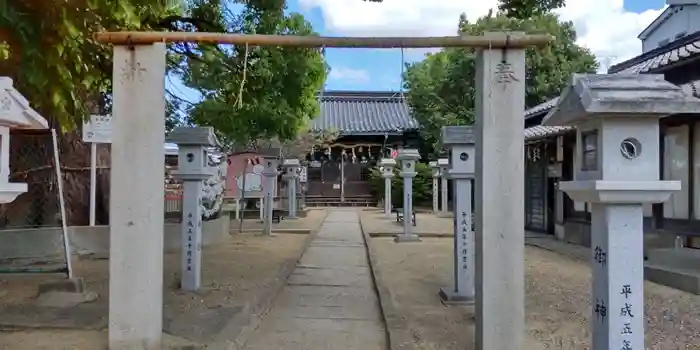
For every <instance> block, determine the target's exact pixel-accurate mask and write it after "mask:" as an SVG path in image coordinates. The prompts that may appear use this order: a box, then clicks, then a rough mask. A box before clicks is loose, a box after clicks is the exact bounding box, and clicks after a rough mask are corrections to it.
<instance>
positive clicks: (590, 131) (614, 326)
mask: <svg viewBox="0 0 700 350" xmlns="http://www.w3.org/2000/svg"><path fill="white" fill-rule="evenodd" d="M699 110H700V100H698V99H695V98H692V97H689V96H688V95H686V94H684V93H683V91H682V90H681V89H680V88H679V87H678V86H676V85H673V84H671V83H669V82H667V81H666V80H664V76H663V75H652V74H638V75H637V74H635V75H624V74H612V75H596V74H574V76H573V79H572V83H571V85H570V86H568V87H567V88H566V89H565V90H564V91H563V92H562V95H561V97H560V98H559V102H558V105H557V106H555V107H554V109H552V111H551V112H550V113H549V114H548V115H547V116H546V117H545V119H544V121H543V125H570V126H576V128H577V131H576V148H575V152H576V153H575V162H574V166H575V169H574V176H575V179H574V181H567V182H561V183H560V184H559V188H560V189H561V190H562V191H564V192H566V193H567V194H568V195H569V197H571V199H573V200H575V201H582V202H588V203H590V208H591V235H592V237H591V247H592V248H591V260H592V261H591V267H592V273H593V288H592V291H593V296H592V300H591V302H592V312H593V314H592V318H591V327H592V333H593V342H592V348H593V349H596V350H598V349H600V350H605V349H611V350H612V349H643V348H644V290H643V289H644V255H643V246H644V228H643V224H642V220H643V209H642V206H643V204H645V203H660V202H663V201H666V200H667V199H668V198H669V197H670V195H671V194H672V192H674V191H678V190H680V189H681V183H680V182H679V181H659V167H660V164H659V159H660V158H659V118H661V117H664V116H667V115H670V114H677V113H697V111H699Z"/></svg>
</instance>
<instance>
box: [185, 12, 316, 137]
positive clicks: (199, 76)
mask: <svg viewBox="0 0 700 350" xmlns="http://www.w3.org/2000/svg"><path fill="white" fill-rule="evenodd" d="M215 2H216V1H212V0H210V1H209V4H210V5H215V6H217V7H220V8H221V9H222V10H219V11H209V12H208V13H207V15H213V16H214V17H213V18H209V22H211V23H215V24H216V25H217V26H220V27H222V28H223V29H224V30H225V31H227V32H236V33H256V34H290V35H315V33H314V32H313V30H312V27H311V24H310V23H309V22H307V21H306V20H305V19H304V17H303V16H302V15H301V14H298V13H289V14H286V13H285V11H284V10H285V5H284V3H285V2H284V1H280V0H277V1H264V0H257V1H246V2H245V5H244V7H243V10H242V11H241V12H240V13H232V12H230V11H228V10H227V8H228V7H229V6H226V5H225V4H221V3H220V4H214V3H215ZM193 14H194V13H193ZM195 15H196V14H195ZM200 18H201V16H200ZM175 51H176V52H177V53H178V55H177V56H176V58H177V63H176V65H175V67H176V69H175V70H174V72H175V73H176V74H179V75H180V76H181V77H182V79H183V81H184V83H185V85H186V86H188V87H190V88H192V89H195V90H197V91H199V92H200V93H201V94H202V96H203V99H202V101H201V102H198V103H196V104H194V105H191V106H189V108H188V115H189V120H190V121H191V122H193V123H195V124H198V125H210V126H213V127H214V128H216V129H217V130H218V131H219V132H220V134H221V136H222V137H223V138H224V139H226V140H228V141H230V142H234V143H237V144H240V143H248V142H250V141H251V140H255V139H258V138H262V139H271V138H279V139H280V140H288V139H292V138H295V137H296V136H297V133H298V132H299V131H300V130H301V128H302V127H303V126H304V125H305V124H306V123H307V122H308V120H310V119H311V118H313V117H315V116H316V114H317V113H318V100H317V98H316V94H317V92H318V91H319V89H321V87H322V86H323V82H324V81H325V78H326V72H327V69H326V65H325V61H324V58H323V56H322V52H321V51H320V50H317V49H308V48H287V47H258V46H250V47H246V46H245V45H239V46H235V47H231V46H225V45H198V46H197V45H190V44H187V45H180V46H179V47H178V48H176V49H175Z"/></svg>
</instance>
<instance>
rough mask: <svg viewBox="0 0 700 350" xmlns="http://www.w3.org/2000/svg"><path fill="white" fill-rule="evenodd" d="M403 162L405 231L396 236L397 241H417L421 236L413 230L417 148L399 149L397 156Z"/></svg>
mask: <svg viewBox="0 0 700 350" xmlns="http://www.w3.org/2000/svg"><path fill="white" fill-rule="evenodd" d="M396 159H398V160H399V161H400V162H401V173H399V175H401V177H403V233H401V234H398V235H396V237H394V241H395V242H416V241H420V237H418V235H416V234H414V233H413V232H412V231H413V220H412V218H413V178H414V177H415V176H416V174H417V173H416V161H417V160H418V159H420V154H419V153H418V150H416V149H402V150H399V153H398V155H397V156H396Z"/></svg>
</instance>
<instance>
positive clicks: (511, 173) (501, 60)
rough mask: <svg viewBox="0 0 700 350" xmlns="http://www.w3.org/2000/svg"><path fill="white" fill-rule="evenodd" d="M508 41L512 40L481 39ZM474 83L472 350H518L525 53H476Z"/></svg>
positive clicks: (521, 312) (521, 330)
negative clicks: (475, 349) (474, 177)
mask: <svg viewBox="0 0 700 350" xmlns="http://www.w3.org/2000/svg"><path fill="white" fill-rule="evenodd" d="M507 35H511V36H514V35H518V34H516V33H485V36H488V37H494V38H496V37H501V38H504V37H506V36H507ZM475 81H476V118H475V136H476V138H475V141H476V164H475V166H476V186H475V187H476V188H475V194H476V198H475V199H476V200H475V204H476V208H475V209H476V210H475V215H474V216H475V220H476V221H475V223H474V224H475V225H474V226H475V228H476V235H475V242H476V249H477V250H476V269H477V273H476V307H475V309H476V348H477V349H478V350H493V349H508V350H519V349H523V336H524V334H525V325H524V324H525V320H524V318H525V310H524V299H525V297H524V284H525V277H524V268H523V264H524V263H523V260H524V253H525V232H524V227H525V222H524V221H525V220H524V215H523V213H524V212H525V208H524V203H525V198H524V184H523V179H524V178H525V174H524V158H525V157H523V154H524V144H523V142H522V140H523V112H524V109H525V51H524V50H523V49H494V50H490V49H483V50H480V51H479V52H478V54H477V60H476V79H475ZM504 218H505V219H504Z"/></svg>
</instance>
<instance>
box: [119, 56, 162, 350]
mask: <svg viewBox="0 0 700 350" xmlns="http://www.w3.org/2000/svg"><path fill="white" fill-rule="evenodd" d="M164 76H165V44H163V43H156V44H152V45H136V46H132V47H129V46H115V47H114V66H113V77H114V90H113V99H114V107H113V110H112V113H113V119H112V120H113V123H114V134H113V139H112V152H111V156H112V171H111V176H110V178H111V180H110V181H111V188H110V201H109V204H110V217H109V221H110V235H109V242H110V246H109V348H110V349H112V350H114V349H160V348H161V334H162V330H163V195H164V192H165V187H164V186H163V183H164V175H165V174H164V172H163V166H164V163H163V144H164V143H165V80H164Z"/></svg>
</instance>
